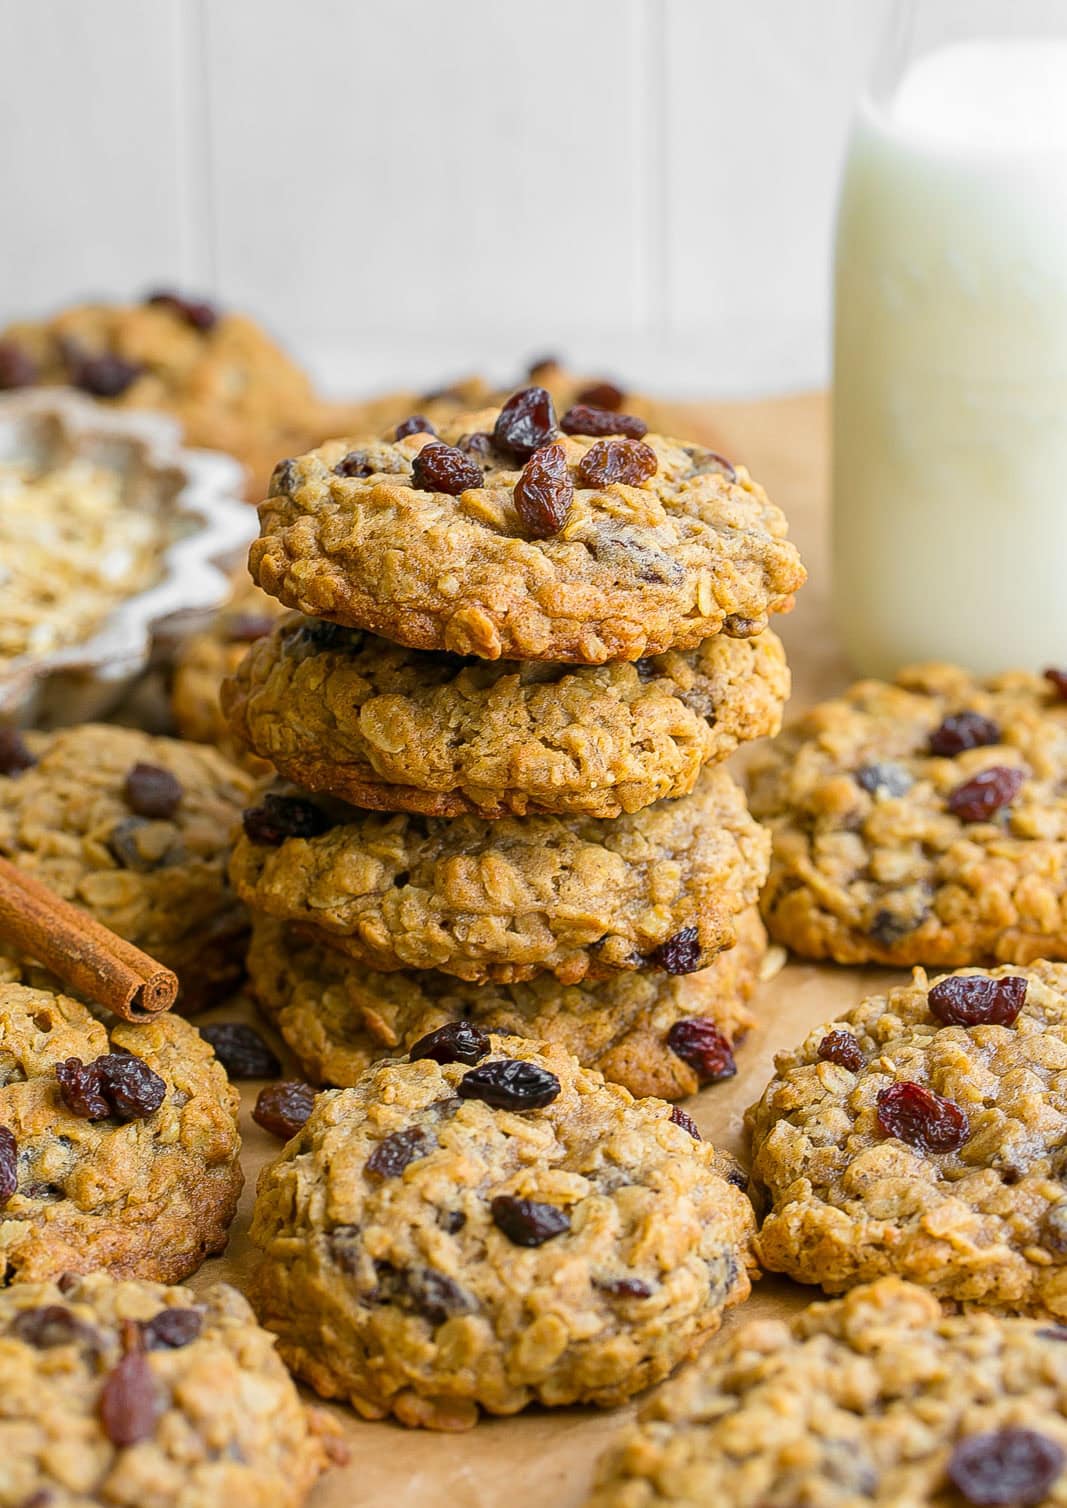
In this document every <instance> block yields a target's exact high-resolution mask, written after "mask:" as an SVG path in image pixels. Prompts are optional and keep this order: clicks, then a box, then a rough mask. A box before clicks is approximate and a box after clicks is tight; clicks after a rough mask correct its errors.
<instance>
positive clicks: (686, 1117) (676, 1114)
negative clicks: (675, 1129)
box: [671, 1105, 704, 1141]
mask: <svg viewBox="0 0 1067 1508" xmlns="http://www.w3.org/2000/svg"><path fill="white" fill-rule="evenodd" d="M671 1120H672V1121H673V1122H674V1124H675V1125H676V1126H681V1128H682V1130H683V1131H688V1132H689V1135H690V1136H691V1137H692V1138H693V1140H694V1141H703V1140H704V1138H703V1137H702V1136H701V1134H700V1128H699V1127H698V1126H697V1123H696V1121H695V1120H694V1119H693V1117H692V1116H691V1115H690V1114H689V1112H688V1110H683V1109H682V1107H681V1105H675V1106H674V1108H673V1110H672V1111H671Z"/></svg>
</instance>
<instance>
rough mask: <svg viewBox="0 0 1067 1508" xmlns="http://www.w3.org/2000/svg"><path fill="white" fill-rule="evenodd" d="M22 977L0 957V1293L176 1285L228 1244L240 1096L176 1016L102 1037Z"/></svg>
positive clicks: (26, 973) (72, 1007)
mask: <svg viewBox="0 0 1067 1508" xmlns="http://www.w3.org/2000/svg"><path fill="white" fill-rule="evenodd" d="M20 976H21V977H28V978H33V977H37V976H36V974H35V971H33V970H32V968H24V967H23V966H20V965H19V964H18V963H17V962H16V961H15V960H13V959H12V958H11V956H10V955H7V954H5V955H4V956H3V957H2V958H0V979H2V980H3V981H4V982H2V983H0V1193H3V1194H5V1195H6V1197H5V1198H4V1200H3V1207H2V1210H0V1217H2V1218H0V1281H2V1282H7V1283H10V1282H12V1281H15V1280H21V1281H31V1282H36V1281H43V1280H46V1279H50V1278H54V1277H57V1276H58V1275H59V1274H61V1273H64V1272H87V1271H90V1270H91V1269H93V1268H104V1269H106V1270H108V1271H110V1272H111V1273H113V1274H114V1275H116V1276H121V1277H142V1278H155V1279H159V1280H161V1281H163V1282H177V1281H178V1280H179V1279H180V1278H183V1277H186V1276H188V1274H189V1273H191V1272H194V1271H195V1270H196V1269H197V1268H198V1267H199V1266H200V1264H201V1262H202V1261H203V1260H204V1258H205V1257H206V1256H208V1255H209V1254H210V1253H212V1252H216V1251H221V1250H222V1248H223V1247H224V1246H225V1244H226V1236H227V1231H228V1229H229V1225H230V1221H231V1220H232V1219H233V1215H234V1211H235V1209H236V1207H237V1199H238V1195H239V1194H240V1192H241V1185H242V1181H243V1180H242V1175H241V1169H240V1165H239V1163H238V1153H239V1152H240V1147H241V1142H240V1137H239V1136H238V1133H237V1107H238V1096H237V1091H236V1090H235V1089H234V1088H233V1087H232V1085H231V1084H230V1082H229V1080H228V1079H227V1077H226V1073H225V1071H224V1070H223V1068H222V1066H221V1064H219V1063H218V1062H217V1061H216V1059H215V1055H214V1053H213V1051H212V1049H211V1048H210V1047H209V1046H208V1044H207V1043H206V1042H205V1041H204V1040H203V1038H202V1037H201V1036H200V1034H199V1032H197V1031H196V1029H195V1028H194V1027H193V1026H192V1025H190V1023H189V1022H188V1021H185V1020H183V1019H182V1018H181V1017H180V1016H172V1015H167V1014H163V1015H158V1016H155V1017H153V1019H152V1020H151V1021H148V1022H145V1023H144V1025H137V1026H132V1025H130V1024H129V1023H127V1022H119V1021H116V1022H115V1023H114V1024H113V1025H112V1026H111V1027H110V1029H108V1028H107V1027H105V1026H104V1025H103V1023H102V1022H100V1021H98V1020H96V1019H95V1017H93V1016H92V1015H91V1014H90V1012H89V1011H88V1010H87V1008H86V1007H85V1006H84V1005H82V1004H81V1002H80V1001H77V1000H73V999H71V998H70V997H69V996H66V995H63V994H60V993H58V992H57V991H55V990H51V989H35V988H30V987H29V986H27V985H23V984H20V983H18V982H17V979H18V978H19V977H20ZM13 980H14V981H16V982H11V981H13Z"/></svg>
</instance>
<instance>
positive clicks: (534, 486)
mask: <svg viewBox="0 0 1067 1508" xmlns="http://www.w3.org/2000/svg"><path fill="white" fill-rule="evenodd" d="M512 496H513V498H514V499H515V511H516V513H517V514H518V515H519V518H520V519H521V521H522V525H523V528H524V529H525V530H526V532H527V534H529V535H530V536H531V538H533V539H551V538H552V536H553V535H554V534H558V533H559V531H560V530H561V529H562V528H563V526H564V524H565V523H566V522H567V519H568V518H569V517H570V511H571V503H572V502H573V501H574V483H573V482H572V481H571V478H570V473H569V472H568V470H567V456H566V453H565V451H564V449H563V446H562V445H546V446H544V447H543V448H542V449H541V450H536V451H534V453H533V455H532V456H531V457H530V459H529V460H528V461H527V462H526V465H525V466H524V467H523V469H522V475H521V476H520V477H519V480H518V481H517V482H516V483H515V488H514V491H513V493H512Z"/></svg>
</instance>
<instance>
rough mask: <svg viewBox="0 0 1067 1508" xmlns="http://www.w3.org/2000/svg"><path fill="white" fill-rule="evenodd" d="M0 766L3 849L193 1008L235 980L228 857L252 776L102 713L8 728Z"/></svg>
mask: <svg viewBox="0 0 1067 1508" xmlns="http://www.w3.org/2000/svg"><path fill="white" fill-rule="evenodd" d="M27 761H30V763H29V764H28V765H27V763H26V762H27ZM0 770H3V771H4V773H0V854H2V855H3V856H4V857H5V858H7V859H10V860H11V861H12V862H13V863H15V864H17V865H18V866H19V867H20V868H22V869H26V870H28V871H29V872H30V873H31V874H34V875H36V876H37V878H38V879H40V880H42V881H43V882H44V883H45V884H46V885H50V886H51V887H52V889H53V890H55V891H57V892H58V893H59V894H60V895H62V896H64V897H65V898H66V899H67V900H69V901H73V902H74V904H75V905H77V906H82V907H84V908H85V910H86V911H89V912H91V914H92V915H93V916H95V917H96V918H97V920H98V921H101V922H103V924H104V925H105V926H106V927H110V928H111V930H112V931H113V932H117V933H118V934H119V935H120V936H121V937H125V938H126V939H127V940H128V941H129V942H132V943H136V944H137V945H138V947H142V948H144V949H145V951H146V952H148V953H150V954H152V955H153V956H154V957H156V958H158V959H159V961H160V962H161V963H164V964H167V965H168V966H169V967H171V968H173V969H174V970H175V971H176V973H177V974H178V976H179V979H180V981H181V984H182V1004H183V1006H184V1008H186V1009H193V1008H195V1007H197V1006H199V1005H202V1004H204V1003H206V1002H207V1001H208V1000H210V999H211V998H213V997H214V996H217V995H218V994H219V993H220V992H223V991H225V989H227V988H228V987H230V986H232V985H233V984H234V983H236V981H237V980H238V979H239V978H240V976H241V973H242V972H243V961H242V958H241V944H240V939H241V936H242V933H243V931H244V928H245V916H244V911H243V908H242V907H241V905H240V903H239V902H238V900H237V898H236V897H235V896H234V894H233V892H232V891H231V890H230V889H229V886H228V884H227V880H226V860H227V856H228V853H229V845H230V835H231V830H232V828H233V827H234V825H235V823H236V822H237V821H238V820H239V817H240V813H241V810H242V808H243V807H244V806H246V805H247V803H248V801H249V800H250V799H251V797H252V794H253V792H254V790H255V782H254V780H253V778H252V776H251V775H249V774H246V773H245V772H244V771H243V770H241V769H238V768H237V766H236V765H234V764H233V763H231V761H230V760H228V759H226V758H224V757H223V755H221V754H219V753H218V752H217V751H216V750H215V749H210V748H205V747H202V746H200V745H195V744H186V743H181V742H179V741H178V740H177V739H172V738H153V737H150V736H149V735H148V734H146V733H141V732H139V731H137V730H136V729H133V728H119V727H113V726H111V725H107V726H105V725H103V724H92V723H87V724H83V725H81V726H80V727H75V728H64V729H61V730H60V731H59V732H56V733H27V734H26V735H25V738H24V739H22V738H17V736H13V735H8V736H7V739H6V740H5V741H4V742H3V744H0Z"/></svg>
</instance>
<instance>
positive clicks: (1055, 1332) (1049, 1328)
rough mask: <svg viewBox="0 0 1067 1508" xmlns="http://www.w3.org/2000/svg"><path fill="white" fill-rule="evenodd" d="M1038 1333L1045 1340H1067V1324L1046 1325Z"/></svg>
mask: <svg viewBox="0 0 1067 1508" xmlns="http://www.w3.org/2000/svg"><path fill="white" fill-rule="evenodd" d="M1037 1333H1038V1335H1040V1336H1041V1337H1042V1338H1043V1339H1044V1340H1058V1341H1067V1325H1046V1326H1045V1327H1044V1328H1043V1329H1041V1330H1039V1331H1038V1332H1037Z"/></svg>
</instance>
